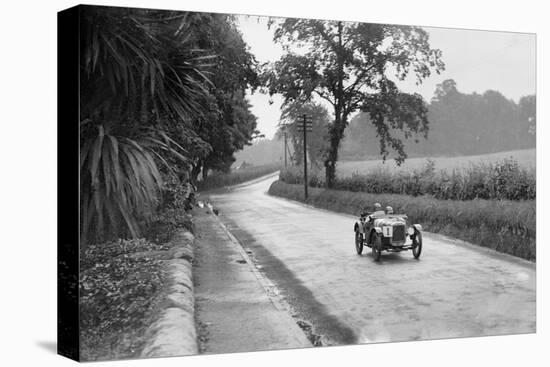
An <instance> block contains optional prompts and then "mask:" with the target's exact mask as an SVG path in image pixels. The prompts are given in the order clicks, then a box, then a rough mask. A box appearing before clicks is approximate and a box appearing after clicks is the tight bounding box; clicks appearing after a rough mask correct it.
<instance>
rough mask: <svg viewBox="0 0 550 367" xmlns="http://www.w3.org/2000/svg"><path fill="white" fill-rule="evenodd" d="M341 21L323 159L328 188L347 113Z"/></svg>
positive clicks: (332, 185) (334, 176) (330, 185)
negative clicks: (327, 143)
mask: <svg viewBox="0 0 550 367" xmlns="http://www.w3.org/2000/svg"><path fill="white" fill-rule="evenodd" d="M342 52H343V45H342V22H338V49H337V50H336V57H337V58H338V70H337V72H338V74H337V75H338V85H337V90H336V93H335V99H336V105H335V106H334V125H333V126H332V127H331V129H330V130H329V135H330V147H329V150H328V153H327V157H326V159H325V179H326V185H327V187H328V188H332V187H334V181H335V179H336V162H337V161H338V147H339V146H340V141H341V140H342V136H343V135H344V129H345V128H346V124H347V121H346V120H347V114H346V113H345V102H344V63H343V61H342Z"/></svg>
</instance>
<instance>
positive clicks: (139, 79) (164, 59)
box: [80, 7, 213, 241]
mask: <svg viewBox="0 0 550 367" xmlns="http://www.w3.org/2000/svg"><path fill="white" fill-rule="evenodd" d="M82 19H83V22H82V24H83V26H82V31H81V32H82V33H81V34H82V38H81V57H82V59H81V101H82V103H81V116H80V118H81V133H80V179H81V185H80V186H81V210H80V215H81V236H82V239H83V240H84V241H86V240H102V239H105V238H106V237H112V236H124V235H131V236H133V237H135V236H138V235H139V229H140V223H141V222H142V220H146V219H147V217H148V215H149V214H150V213H151V212H152V210H153V209H154V207H155V205H156V202H157V197H158V192H159V190H160V188H161V186H162V179H161V175H160V173H159V167H158V164H159V163H162V164H164V165H166V166H168V167H169V166H170V162H173V160H174V159H175V160H178V161H180V162H183V164H190V163H191V160H192V157H191V156H190V155H189V154H188V151H187V150H186V149H185V148H183V147H182V146H181V145H180V144H178V143H177V142H176V140H178V139H177V138H175V137H174V136H172V137H170V136H169V134H168V133H167V132H170V131H178V134H179V136H185V137H189V136H191V137H195V136H196V134H193V131H192V128H191V126H190V125H189V124H190V123H189V121H190V119H191V118H192V117H194V116H197V115H200V114H201V105H200V103H201V102H200V101H202V100H204V99H205V96H206V95H207V94H208V91H207V88H205V85H207V84H208V83H209V80H208V77H207V74H208V68H209V66H210V64H209V63H210V61H211V59H212V58H213V56H210V55H206V54H205V52H204V51H202V50H198V49H196V48H195V47H194V46H193V42H192V39H191V37H190V30H189V28H188V25H187V22H186V14H185V13H172V12H157V11H149V10H141V9H125V8H103V7H93V8H92V7H90V8H85V11H84V12H83V18H82ZM174 125H177V126H178V128H177V129H174V128H173V127H174ZM169 127H171V128H169ZM180 141H181V139H180Z"/></svg>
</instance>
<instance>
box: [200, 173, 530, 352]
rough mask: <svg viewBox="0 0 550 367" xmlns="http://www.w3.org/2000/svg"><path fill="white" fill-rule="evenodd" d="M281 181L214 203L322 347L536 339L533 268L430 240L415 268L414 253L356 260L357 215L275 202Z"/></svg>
mask: <svg viewBox="0 0 550 367" xmlns="http://www.w3.org/2000/svg"><path fill="white" fill-rule="evenodd" d="M275 179H276V178H275V177H274V176H272V177H270V178H267V179H264V180H261V181H256V182H254V183H252V184H249V185H241V186H239V187H236V188H234V189H232V190H230V191H228V192H224V193H214V194H211V195H210V198H211V200H212V202H213V204H214V205H215V206H216V207H217V208H219V210H220V219H221V220H222V221H223V222H224V223H225V224H226V226H227V227H228V229H229V230H230V231H231V232H232V233H233V235H234V236H235V237H236V238H237V239H238V240H239V242H240V243H241V244H242V245H243V247H244V248H245V249H246V250H249V251H251V253H252V254H253V257H254V259H255V261H256V264H257V267H258V268H259V269H260V270H261V271H262V272H263V274H264V275H265V276H266V277H267V278H269V279H270V280H271V281H272V282H273V283H275V284H276V285H277V286H278V288H279V291H280V294H281V296H282V297H283V298H284V299H285V300H286V302H287V303H288V304H290V306H291V308H292V312H293V313H294V314H295V315H296V316H297V317H298V318H300V319H303V320H306V321H307V322H308V323H309V324H311V325H312V326H313V332H314V333H315V334H317V335H319V336H320V337H322V340H323V344H348V343H371V342H387V341H408V340H419V339H435V338H452V337H469V336H488V335H500V334H510V333H532V332H535V331H536V292H535V288H536V278H535V265H534V264H531V263H527V262H526V261H523V260H519V259H515V258H512V257H510V256H506V255H501V254H497V253H494V252H492V251H487V250H483V249H477V248H476V247H475V246H472V245H465V244H462V243H460V242H459V241H454V240H452V239H448V238H445V237H443V236H439V235H436V234H430V233H425V234H424V246H423V251H422V256H421V257H420V259H419V260H415V259H414V258H413V256H412V253H411V252H410V251H409V252H402V253H400V254H390V253H384V254H383V255H382V261H380V262H375V261H374V260H373V258H372V257H371V255H370V251H369V249H368V248H366V251H364V252H363V255H362V256H359V255H357V254H356V252H355V248H354V242H353V223H354V220H355V219H354V218H353V217H351V216H349V215H343V214H337V213H332V212H328V211H324V210H318V209H315V208H311V207H308V206H305V205H302V204H300V203H295V202H291V201H288V200H284V199H280V198H276V197H272V196H269V195H267V194H266V191H267V190H268V188H269V186H270V184H271V183H272V182H273V181H274V180H275ZM382 204H383V205H384V204H385V203H382Z"/></svg>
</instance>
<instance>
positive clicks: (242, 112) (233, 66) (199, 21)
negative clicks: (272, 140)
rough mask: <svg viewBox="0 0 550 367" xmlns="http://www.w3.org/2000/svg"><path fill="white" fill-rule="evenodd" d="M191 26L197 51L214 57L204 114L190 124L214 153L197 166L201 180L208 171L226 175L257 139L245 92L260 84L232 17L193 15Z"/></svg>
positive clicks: (209, 153) (252, 56)
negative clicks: (237, 156)
mask: <svg viewBox="0 0 550 367" xmlns="http://www.w3.org/2000/svg"><path fill="white" fill-rule="evenodd" d="M190 22H191V25H192V27H193V29H194V34H193V39H194V41H195V43H196V45H197V47H198V48H200V49H207V50H211V51H212V52H213V53H214V54H215V55H216V56H217V57H216V58H215V60H214V65H213V67H212V68H211V70H210V72H211V74H210V75H209V79H210V80H211V84H210V85H209V86H208V91H209V95H208V97H207V100H205V103H204V105H205V106H206V108H205V112H204V113H203V115H201V116H199V117H198V118H197V119H196V120H195V123H194V125H195V129H196V131H197V133H198V134H199V136H200V137H201V138H202V139H203V140H204V141H206V142H207V143H208V144H209V145H210V146H211V147H215V149H211V150H210V151H209V152H208V154H206V155H205V156H201V157H200V158H199V159H197V161H196V162H195V164H194V168H193V178H194V179H196V178H197V176H198V174H199V173H200V172H201V171H202V174H203V178H206V176H207V174H208V171H209V169H215V170H219V171H227V170H228V169H229V168H230V166H231V165H232V164H233V162H234V161H235V159H234V157H233V153H234V152H235V151H237V150H240V149H242V148H243V147H244V145H246V144H249V143H250V141H251V140H252V138H253V137H255V136H256V135H257V134H258V131H257V130H256V117H255V116H253V115H252V113H251V111H250V107H251V106H250V104H249V103H248V101H246V98H245V91H246V89H248V88H251V89H255V88H256V87H257V86H258V85H259V84H258V83H259V80H258V72H257V62H256V59H255V58H254V55H252V54H251V53H250V52H249V50H248V45H247V44H246V43H245V42H244V40H243V38H242V35H241V33H240V32H239V30H238V28H237V26H236V24H235V20H234V17H233V16H231V15H225V14H204V13H193V15H192V16H191V18H190Z"/></svg>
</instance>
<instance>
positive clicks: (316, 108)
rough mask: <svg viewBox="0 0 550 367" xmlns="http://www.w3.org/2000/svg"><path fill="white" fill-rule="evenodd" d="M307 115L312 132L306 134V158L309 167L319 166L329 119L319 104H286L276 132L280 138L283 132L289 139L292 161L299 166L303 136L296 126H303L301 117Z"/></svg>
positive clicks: (326, 112) (326, 140)
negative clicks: (308, 161)
mask: <svg viewBox="0 0 550 367" xmlns="http://www.w3.org/2000/svg"><path fill="white" fill-rule="evenodd" d="M304 115H307V116H308V117H310V118H311V121H312V131H311V132H309V133H307V134H308V135H307V148H308V157H309V160H310V163H311V165H312V166H313V165H315V166H317V167H319V166H320V164H321V163H322V159H323V153H324V151H325V150H326V148H327V143H328V125H329V122H330V117H329V113H328V111H327V109H326V108H325V107H323V106H322V105H321V104H318V103H313V102H307V103H299V102H292V103H288V104H287V105H285V106H284V107H283V111H282V113H281V123H280V125H279V129H278V131H277V136H278V137H280V136H281V135H282V134H283V133H284V132H286V134H287V136H288V137H290V141H291V144H292V147H293V148H294V149H293V156H292V160H293V161H294V163H295V164H298V165H300V164H301V163H302V162H303V160H304V156H303V152H304V148H303V146H304V135H303V132H301V131H298V126H301V125H302V124H303V116H304Z"/></svg>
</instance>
